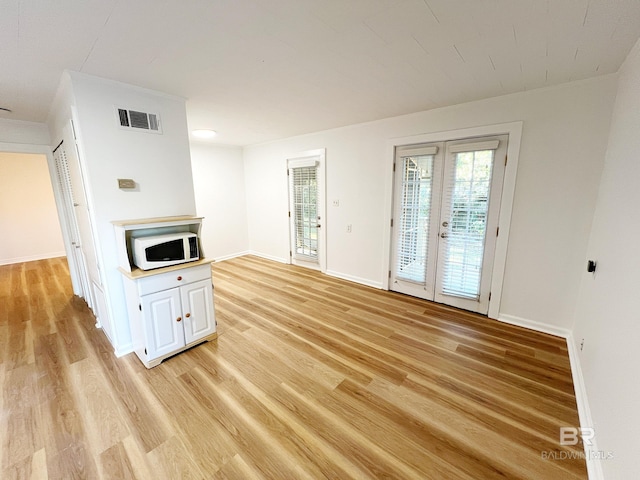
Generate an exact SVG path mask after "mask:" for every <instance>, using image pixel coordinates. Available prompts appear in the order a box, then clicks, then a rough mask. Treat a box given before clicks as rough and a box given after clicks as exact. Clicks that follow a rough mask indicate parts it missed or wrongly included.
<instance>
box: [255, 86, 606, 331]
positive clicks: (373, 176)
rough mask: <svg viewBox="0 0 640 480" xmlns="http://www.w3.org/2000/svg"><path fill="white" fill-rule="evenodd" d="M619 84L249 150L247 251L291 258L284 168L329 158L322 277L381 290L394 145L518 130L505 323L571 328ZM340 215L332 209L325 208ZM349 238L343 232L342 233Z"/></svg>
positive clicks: (545, 92)
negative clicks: (302, 158) (494, 127)
mask: <svg viewBox="0 0 640 480" xmlns="http://www.w3.org/2000/svg"><path fill="white" fill-rule="evenodd" d="M615 88H616V77H615V76H606V77H600V78H597V79H592V80H587V81H581V82H575V83H572V84H566V85H563V86H560V87H554V88H549V89H540V90H533V91H530V92H525V93H520V94H514V95H507V96H503V97H497V98H492V99H488V100H483V101H478V102H473V103H467V104H462V105H457V106H453V107H447V108H442V109H437V110H431V111H427V112H420V113H416V114H412V115H405V116H401V117H395V118H391V119H385V120H381V121H376V122H371V123H366V124H361V125H354V126H350V127H345V128H340V129H335V130H330V131H325V132H318V133H315V134H311V135H305V136H301V137H295V138H290V139H286V140H282V141H276V142H271V143H267V144H262V145H256V146H250V147H246V148H245V151H244V157H245V175H246V185H247V207H248V209H247V210H248V222H249V240H250V249H251V250H254V251H256V252H258V253H260V254H263V255H265V256H267V257H271V258H276V259H281V260H283V261H286V260H287V259H288V254H289V253H288V252H289V241H288V236H287V235H288V233H287V231H288V230H287V213H286V212H287V180H286V169H285V160H286V158H287V157H290V156H292V155H295V154H296V153H297V152H301V151H304V150H310V149H316V148H325V147H326V149H327V163H326V164H327V197H326V198H327V204H328V205H327V218H326V222H325V224H326V228H327V237H328V241H327V244H328V245H327V270H329V271H334V272H339V273H340V274H342V275H345V276H348V277H350V278H359V279H362V280H364V281H365V282H368V283H371V284H382V282H383V278H384V276H385V275H386V273H387V268H388V266H385V265H382V261H381V259H382V258H383V256H384V252H383V245H384V244H385V238H384V235H385V226H386V225H387V224H388V221H389V219H388V218H386V217H385V211H386V210H387V208H388V205H385V195H384V192H385V188H387V187H388V185H387V182H386V176H385V171H386V170H387V169H388V166H389V162H392V159H391V158H387V157H388V153H387V142H388V140H389V139H391V138H396V137H405V136H411V135H418V134H424V133H434V132H441V131H449V130H455V129H462V128H467V127H475V126H483V125H491V124H496V123H506V122H513V121H520V120H521V121H523V122H524V126H523V134H522V144H521V151H520V157H519V158H520V160H519V162H520V163H519V169H518V178H517V184H516V192H515V200H514V206H513V217H512V223H511V235H510V239H509V247H508V255H507V264H506V271H505V280H504V288H503V296H502V303H501V308H500V313H501V315H504V316H506V317H509V318H511V319H515V320H525V321H534V322H539V323H542V324H546V325H549V326H551V327H553V328H554V329H560V330H563V329H568V328H569V327H570V326H571V323H572V320H573V313H574V309H575V304H576V298H577V292H578V287H579V283H580V278H581V273H582V270H583V267H584V265H583V264H584V254H585V251H586V245H587V239H588V234H589V230H590V227H591V219H592V212H593V208H594V206H595V201H596V193H597V185H598V181H599V178H600V173H601V171H602V163H603V158H604V152H605V149H606V141H607V132H608V130H609V122H610V118H611V111H612V107H613V101H614V97H615ZM334 199H337V200H339V201H340V206H339V207H333V206H331V202H332V200H334ZM347 224H352V225H353V233H351V234H348V233H346V225H347Z"/></svg>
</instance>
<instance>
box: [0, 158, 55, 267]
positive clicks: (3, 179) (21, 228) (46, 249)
mask: <svg viewBox="0 0 640 480" xmlns="http://www.w3.org/2000/svg"><path fill="white" fill-rule="evenodd" d="M0 232H2V235H0V265H6V264H10V263H18V262H28V261H31V260H40V259H43V258H52V257H59V256H63V255H64V254H65V252H64V245H63V243H62V233H61V231H60V224H59V222H58V214H57V211H56V204H55V200H54V198H53V189H52V187H51V178H50V177H49V167H48V165H47V158H46V156H45V155H36V154H24V153H6V152H0Z"/></svg>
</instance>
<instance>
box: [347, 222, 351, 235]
mask: <svg viewBox="0 0 640 480" xmlns="http://www.w3.org/2000/svg"><path fill="white" fill-rule="evenodd" d="M347 233H351V224H349V225H347Z"/></svg>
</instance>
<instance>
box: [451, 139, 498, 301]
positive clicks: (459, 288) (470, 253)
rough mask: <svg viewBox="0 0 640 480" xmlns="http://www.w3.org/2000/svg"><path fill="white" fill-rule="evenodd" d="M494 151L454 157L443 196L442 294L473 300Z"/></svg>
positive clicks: (477, 291) (479, 273)
mask: <svg viewBox="0 0 640 480" xmlns="http://www.w3.org/2000/svg"><path fill="white" fill-rule="evenodd" d="M494 152H495V151H494V150H479V151H471V152H461V153H457V154H455V156H454V165H453V172H452V175H451V176H450V177H449V178H450V180H449V184H448V189H447V191H446V192H445V195H446V197H445V200H444V203H443V207H444V209H443V215H442V218H443V219H444V221H445V222H446V223H448V225H445V224H444V223H443V226H446V227H447V232H446V234H445V236H444V237H443V238H444V242H443V243H444V245H441V247H444V250H443V254H444V255H445V259H444V262H443V266H444V268H443V272H442V293H443V294H445V295H455V296H459V297H465V298H472V299H477V298H479V295H480V279H481V277H482V261H483V257H484V246H485V238H486V233H487V214H488V210H489V193H490V189H491V174H492V168H493V158H494Z"/></svg>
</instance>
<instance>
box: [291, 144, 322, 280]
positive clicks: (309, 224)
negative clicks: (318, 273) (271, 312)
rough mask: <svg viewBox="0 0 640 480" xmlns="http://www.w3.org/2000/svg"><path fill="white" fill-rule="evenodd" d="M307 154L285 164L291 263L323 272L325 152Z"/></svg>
mask: <svg viewBox="0 0 640 480" xmlns="http://www.w3.org/2000/svg"><path fill="white" fill-rule="evenodd" d="M314 152H315V153H314ZM308 153H310V154H309V155H308V156H304V157H299V158H294V159H289V160H288V161H287V174H288V177H289V225H290V242H291V243H290V245H291V248H290V255H291V263H293V264H295V265H300V266H303V267H309V268H313V269H317V270H322V271H324V251H323V248H324V245H323V243H324V242H323V235H322V218H323V210H324V208H323V207H324V201H323V191H324V186H323V185H324V177H323V161H324V151H317V152H316V151H313V152H308Z"/></svg>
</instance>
